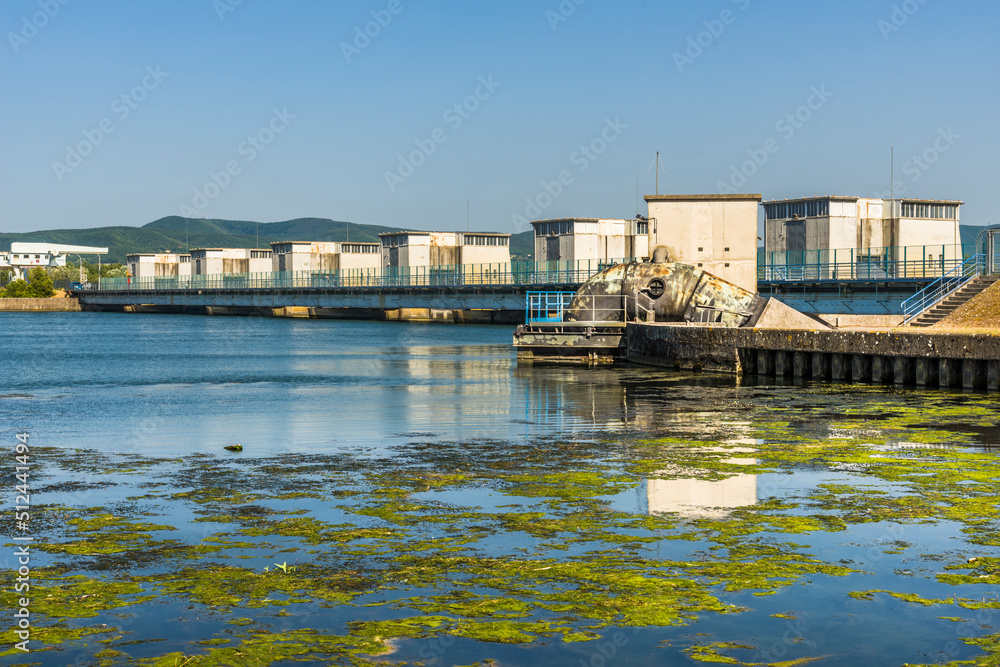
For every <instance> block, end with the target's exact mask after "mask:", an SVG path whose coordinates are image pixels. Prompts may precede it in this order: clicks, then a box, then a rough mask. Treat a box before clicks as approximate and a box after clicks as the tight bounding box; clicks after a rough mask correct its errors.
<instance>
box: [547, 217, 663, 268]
mask: <svg viewBox="0 0 1000 667" xmlns="http://www.w3.org/2000/svg"><path fill="white" fill-rule="evenodd" d="M531 226H532V227H533V228H534V230H535V261H536V262H580V261H593V260H597V261H598V262H605V261H613V260H619V261H620V260H625V259H633V258H639V259H641V258H644V257H648V256H649V223H648V222H646V221H645V220H622V219H605V218H559V219H557V220H533V221H532V222H531Z"/></svg>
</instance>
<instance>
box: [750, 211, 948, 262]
mask: <svg viewBox="0 0 1000 667" xmlns="http://www.w3.org/2000/svg"><path fill="white" fill-rule="evenodd" d="M962 204H963V202H961V201H952V200H928V199H892V200H890V199H871V198H863V197H836V196H826V197H809V198H804V199H785V200H775V201H768V202H764V204H763V206H764V218H765V233H764V236H765V239H764V250H765V251H766V252H767V253H768V255H770V254H771V253H802V252H816V251H820V252H821V251H829V250H847V249H854V250H856V251H858V254H859V255H860V256H861V257H879V258H884V259H888V260H897V259H902V257H885V254H886V252H887V251H886V249H887V248H902V247H906V246H911V247H912V246H928V247H930V246H934V247H936V248H937V249H938V250H937V253H935V251H934V249H933V248H931V249H930V250H929V252H930V253H931V256H930V257H929V258H930V259H932V260H933V259H935V258H937V259H946V260H953V259H959V258H960V257H961V242H962V241H961V233H960V230H959V225H960V219H961V218H960V209H961V206H962ZM888 252H889V253H890V254H892V253H893V252H895V251H888ZM938 255H943V256H938Z"/></svg>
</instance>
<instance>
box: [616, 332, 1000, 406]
mask: <svg viewBox="0 0 1000 667" xmlns="http://www.w3.org/2000/svg"><path fill="white" fill-rule="evenodd" d="M627 339H628V349H627V359H628V360H629V361H630V362H635V363H641V364H647V365H653V366H661V367H666V368H677V369H694V370H706V371H715V372H723V373H734V374H739V375H748V374H754V375H758V376H764V377H792V378H803V379H823V380H832V381H850V382H871V383H876V384H897V385H916V386H940V387H966V388H970V389H973V388H975V389H990V390H1000V333H958V332H954V333H952V332H928V331H926V330H915V331H900V330H895V331H872V330H867V331H866V330H843V329H842V330H827V331H820V330H815V331H810V330H791V329H786V330H782V329H749V328H744V329H729V328H724V327H711V326H684V325H667V324H629V325H628V333H627Z"/></svg>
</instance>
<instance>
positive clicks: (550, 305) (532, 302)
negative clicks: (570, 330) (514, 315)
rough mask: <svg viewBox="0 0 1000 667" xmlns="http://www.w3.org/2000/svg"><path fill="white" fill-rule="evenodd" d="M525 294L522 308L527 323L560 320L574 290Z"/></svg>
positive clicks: (571, 300)
mask: <svg viewBox="0 0 1000 667" xmlns="http://www.w3.org/2000/svg"><path fill="white" fill-rule="evenodd" d="M527 296H528V298H527V301H526V304H525V309H524V321H525V322H526V323H527V324H534V323H536V322H562V321H563V315H564V314H565V312H566V309H567V308H569V305H570V304H571V303H572V302H573V297H574V296H576V292H528V295H527Z"/></svg>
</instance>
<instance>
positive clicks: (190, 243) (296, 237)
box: [0, 216, 534, 263]
mask: <svg viewBox="0 0 1000 667" xmlns="http://www.w3.org/2000/svg"><path fill="white" fill-rule="evenodd" d="M258 225H259V231H260V241H259V245H260V247H262V248H269V247H270V244H271V242H273V241H346V240H347V238H348V224H347V223H346V222H341V221H337V220H327V219H325V218H298V219H295V220H287V221H285V222H261V223H257V222H253V221H248V220H203V219H197V218H181V217H178V216H170V217H167V218H161V219H159V220H156V221H154V222H151V223H149V224H147V225H143V226H142V227H96V228H92V229H55V230H46V231H38V232H25V233H21V234H8V233H0V248H2V249H4V250H6V249H9V248H10V244H11V243H13V242H19V241H20V242H36V243H37V242H48V243H61V244H66V245H84V246H98V247H106V248H108V250H109V253H108V254H107V255H105V256H104V257H103V258H102V261H105V262H109V263H110V262H116V263H124V262H125V255H128V254H132V253H139V252H165V251H168V250H169V251H171V252H185V251H187V250H188V249H190V248H253V247H256V245H257V243H258V240H257V239H258V237H257V233H258ZM399 230H400V228H398V227H380V226H378V225H364V224H358V223H354V222H352V223H350V240H351V241H358V242H366V243H378V235H379V234H380V233H384V232H394V231H399ZM510 251H511V254H512V255H516V256H519V257H530V256H531V254H532V253H533V252H534V240H533V238H532V232H530V231H529V232H524V233H522V234H517V235H516V236H512V237H511V248H510ZM88 259H89V258H88Z"/></svg>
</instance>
